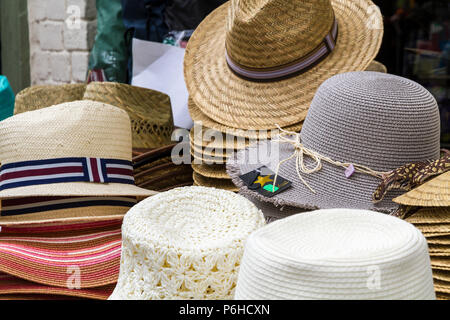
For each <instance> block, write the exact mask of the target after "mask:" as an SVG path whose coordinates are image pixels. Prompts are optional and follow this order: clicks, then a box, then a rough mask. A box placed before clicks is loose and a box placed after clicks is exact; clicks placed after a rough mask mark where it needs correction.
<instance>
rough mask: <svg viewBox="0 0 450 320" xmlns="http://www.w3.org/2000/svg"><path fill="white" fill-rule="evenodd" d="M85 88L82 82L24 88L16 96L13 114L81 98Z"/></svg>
mask: <svg viewBox="0 0 450 320" xmlns="http://www.w3.org/2000/svg"><path fill="white" fill-rule="evenodd" d="M85 90H86V84H84V83H71V84H61V85H37V86H31V87H28V88H25V89H23V90H22V91H20V92H19V93H18V94H17V96H16V103H15V107H14V114H19V113H23V112H26V111H33V110H37V109H42V108H46V107H50V106H54V105H57V104H61V103H64V102H71V101H76V100H82V99H83V95H84V91H85Z"/></svg>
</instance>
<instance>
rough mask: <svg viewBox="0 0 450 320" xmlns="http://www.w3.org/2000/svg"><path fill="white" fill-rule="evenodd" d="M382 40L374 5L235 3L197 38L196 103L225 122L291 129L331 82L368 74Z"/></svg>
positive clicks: (191, 82)
mask: <svg viewBox="0 0 450 320" xmlns="http://www.w3.org/2000/svg"><path fill="white" fill-rule="evenodd" d="M382 36H383V26H382V17H381V13H380V11H379V8H378V7H377V6H375V5H374V4H373V2H371V1H370V0H360V1H357V2H355V1H349V0H320V1H317V0H308V1H301V2H299V1H294V0H289V1H286V0H257V1H239V0H232V1H229V2H227V3H225V4H224V5H222V6H221V7H219V8H217V9H216V10H215V11H213V12H212V13H211V14H210V15H209V16H207V17H206V18H205V19H204V20H203V21H202V23H201V24H200V25H199V26H198V28H197V29H196V30H195V32H194V34H193V35H192V37H191V39H190V40H189V43H188V46H187V49H186V55H185V60H184V72H185V80H186V84H187V88H188V91H189V94H190V96H191V97H192V99H193V100H194V102H195V104H196V105H197V106H198V107H199V109H200V110H201V111H202V112H203V113H204V114H207V115H208V116H210V118H211V119H213V120H215V121H217V122H219V123H222V124H225V125H227V126H230V127H234V128H242V129H268V128H275V127H276V126H275V124H278V125H280V126H281V127H285V126H288V125H292V124H295V123H298V122H300V121H301V120H303V118H304V117H305V116H306V112H307V110H308V107H309V104H310V103H311V100H312V98H313V96H314V93H315V91H316V90H317V88H318V87H319V85H320V84H321V83H322V82H323V81H325V80H326V79H328V78H329V77H331V76H333V75H335V74H338V73H343V72H348V71H362V70H364V69H365V68H366V67H367V66H368V65H369V64H370V62H371V61H372V60H373V58H374V57H375V56H376V54H377V53H378V50H379V48H380V45H381V41H382ZM355 42H357V43H358V45H357V46H355Z"/></svg>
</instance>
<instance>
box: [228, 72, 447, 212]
mask: <svg viewBox="0 0 450 320" xmlns="http://www.w3.org/2000/svg"><path fill="white" fill-rule="evenodd" d="M440 126H441V124H440V117H439V108H438V105H437V103H436V100H435V98H434V97H433V96H432V95H431V93H430V92H428V91H427V90H426V89H425V88H424V87H422V86H421V85H420V84H418V83H416V82H414V81H411V80H409V79H406V78H402V77H398V76H394V75H390V74H384V73H379V72H369V71H364V72H349V73H344V74H339V75H336V76H334V77H332V78H330V79H328V80H327V81H325V82H324V83H323V84H322V85H321V86H320V88H319V89H318V90H317V93H316V95H315V97H314V100H313V102H312V103H311V107H310V109H309V112H308V115H307V117H306V119H305V122H304V124H303V128H302V131H301V133H300V134H296V133H287V134H286V135H285V136H283V137H280V138H278V139H277V138H275V139H273V140H272V141H263V142H260V143H259V144H256V145H252V146H250V147H249V148H247V149H245V150H241V151H238V152H237V154H236V159H230V160H228V162H227V172H228V173H229V175H230V176H231V178H232V180H233V182H234V183H235V184H236V185H237V186H239V187H240V188H241V192H242V193H245V194H247V195H248V196H251V197H256V198H257V199H259V200H261V201H267V202H272V203H274V204H275V205H277V206H293V207H301V208H310V209H330V208H355V209H368V210H375V211H381V212H386V213H392V212H394V211H395V210H396V209H397V208H398V205H397V204H395V203H394V202H392V199H393V198H394V197H395V196H399V195H401V194H402V193H403V192H404V191H401V190H400V191H399V190H393V191H391V192H389V193H387V195H386V196H385V198H384V199H383V200H382V201H380V202H377V203H374V202H373V201H372V195H373V193H374V192H375V190H376V189H377V187H378V185H379V184H380V183H381V182H382V181H383V176H385V175H386V174H388V173H389V172H390V171H392V170H394V169H397V168H399V167H402V166H404V165H406V164H409V163H415V162H423V161H428V160H436V159H439V157H440ZM275 140H278V141H275ZM266 150H267V152H266ZM252 155H253V156H252ZM255 155H258V156H259V158H258V159H257V158H256V156H255ZM284 160H285V161H284ZM297 164H298V166H297ZM263 165H266V166H267V167H269V168H270V169H271V170H272V171H273V172H277V171H278V173H279V176H281V177H283V178H285V179H287V180H289V181H291V182H292V187H291V188H289V189H287V190H285V191H283V192H281V193H279V194H276V195H274V196H273V197H270V198H269V197H264V196H262V195H260V194H258V193H257V192H255V191H252V190H250V189H248V188H247V186H246V185H245V184H244V182H243V181H242V180H241V179H240V178H239V176H240V175H242V174H245V173H247V172H249V171H252V170H254V169H256V168H259V167H261V166H263ZM352 167H353V169H354V170H350V169H351V168H352ZM347 170H350V173H349V176H348V177H347V176H346V174H347V173H348V171H347ZM352 171H354V172H353V174H352Z"/></svg>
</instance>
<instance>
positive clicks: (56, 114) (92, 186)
mask: <svg viewBox="0 0 450 320" xmlns="http://www.w3.org/2000/svg"><path fill="white" fill-rule="evenodd" d="M0 136H1V137H2V139H0V163H2V164H3V165H4V164H8V163H14V162H20V161H28V160H43V159H54V158H67V157H91V158H106V159H121V160H129V161H131V130H130V119H129V117H128V115H127V113H126V112H125V111H123V110H121V109H119V108H116V107H114V106H111V105H107V104H104V103H99V102H94V101H75V102H68V103H63V104H60V105H56V106H52V107H48V108H44V109H39V110H35V111H30V112H25V113H21V114H18V115H15V116H13V117H11V118H9V119H7V120H5V121H2V122H1V123H0ZM152 194H154V192H151V191H149V190H144V189H141V188H138V187H136V186H134V185H125V184H117V183H108V184H105V183H103V184H102V183H88V182H86V183H85V182H71V183H57V184H46V185H36V186H26V187H18V188H14V189H7V190H3V191H1V192H0V198H1V199H5V198H12V197H27V196H77V195H81V196H88V195H89V196H108V195H111V196H112V195H116V196H120V195H126V196H138V197H146V196H150V195H152Z"/></svg>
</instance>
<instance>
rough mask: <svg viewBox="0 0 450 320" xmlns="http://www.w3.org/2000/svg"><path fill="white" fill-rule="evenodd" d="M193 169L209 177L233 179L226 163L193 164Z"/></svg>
mask: <svg viewBox="0 0 450 320" xmlns="http://www.w3.org/2000/svg"><path fill="white" fill-rule="evenodd" d="M192 169H194V171H195V172H197V173H198V174H200V175H202V176H204V177H207V178H216V179H231V177H230V176H229V175H228V173H227V170H226V167H225V165H223V164H212V165H207V164H195V163H193V164H192Z"/></svg>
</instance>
